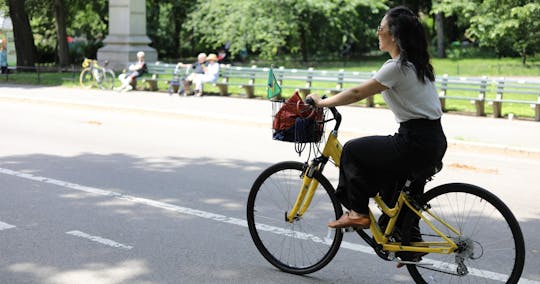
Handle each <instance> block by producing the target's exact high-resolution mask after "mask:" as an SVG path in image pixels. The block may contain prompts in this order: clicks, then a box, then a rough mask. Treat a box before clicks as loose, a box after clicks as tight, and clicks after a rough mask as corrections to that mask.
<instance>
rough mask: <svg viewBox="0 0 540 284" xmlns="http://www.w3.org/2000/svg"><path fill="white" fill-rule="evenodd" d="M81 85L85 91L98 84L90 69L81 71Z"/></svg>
mask: <svg viewBox="0 0 540 284" xmlns="http://www.w3.org/2000/svg"><path fill="white" fill-rule="evenodd" d="M79 83H80V84H81V87H83V88H85V89H90V88H92V87H93V86H94V85H95V84H96V80H94V75H93V74H92V70H91V69H90V68H85V69H83V70H82V71H81V75H80V76H79Z"/></svg>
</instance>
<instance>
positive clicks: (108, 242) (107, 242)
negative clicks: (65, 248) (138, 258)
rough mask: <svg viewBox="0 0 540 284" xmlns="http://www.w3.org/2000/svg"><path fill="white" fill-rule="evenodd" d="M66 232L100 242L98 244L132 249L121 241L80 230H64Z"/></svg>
mask: <svg viewBox="0 0 540 284" xmlns="http://www.w3.org/2000/svg"><path fill="white" fill-rule="evenodd" d="M66 234H68V235H72V236H76V237H79V238H83V239H87V240H90V241H93V242H96V243H100V244H104V245H107V246H110V247H114V248H122V249H132V248H133V247H132V246H127V245H123V244H121V243H117V242H115V241H113V240H109V239H105V238H102V237H100V236H92V235H89V234H87V233H85V232H81V231H69V232H66Z"/></svg>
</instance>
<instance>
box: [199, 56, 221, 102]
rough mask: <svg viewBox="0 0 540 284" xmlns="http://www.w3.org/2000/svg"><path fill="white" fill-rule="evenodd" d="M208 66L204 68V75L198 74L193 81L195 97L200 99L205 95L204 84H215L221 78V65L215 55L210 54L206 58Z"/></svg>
mask: <svg viewBox="0 0 540 284" xmlns="http://www.w3.org/2000/svg"><path fill="white" fill-rule="evenodd" d="M206 61H207V65H206V66H203V70H204V74H197V75H195V78H194V79H193V82H194V83H195V95H196V96H198V97H200V96H202V93H203V87H202V86H203V84H204V83H210V82H215V81H217V79H218V78H219V63H218V62H217V61H218V58H217V56H216V55H215V54H213V53H210V54H209V55H208V57H207V58H206Z"/></svg>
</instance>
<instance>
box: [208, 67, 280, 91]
mask: <svg viewBox="0 0 540 284" xmlns="http://www.w3.org/2000/svg"><path fill="white" fill-rule="evenodd" d="M269 70H270V69H269V68H258V67H257V66H252V67H242V66H229V65H222V66H221V67H220V79H218V81H217V82H215V83H214V84H213V85H214V86H216V87H218V88H219V93H220V95H222V96H226V95H228V94H229V86H230V85H235V86H238V87H239V88H242V89H244V90H245V94H246V96H247V97H248V98H254V97H255V87H266V84H267V80H268V71H269ZM259 82H264V83H259Z"/></svg>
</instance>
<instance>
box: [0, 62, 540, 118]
mask: <svg viewBox="0 0 540 284" xmlns="http://www.w3.org/2000/svg"><path fill="white" fill-rule="evenodd" d="M386 59H387V57H376V58H369V59H365V60H357V61H348V62H312V63H308V64H307V65H306V64H304V65H300V64H295V63H290V62H289V63H286V64H282V65H284V66H285V67H287V68H298V69H305V68H307V67H306V66H311V67H313V68H315V69H317V70H340V69H345V70H346V71H361V72H371V71H376V70H377V69H378V68H379V67H380V66H381V65H382V64H383V63H384V62H385V61H386ZM432 64H433V67H434V69H435V73H436V75H437V76H441V75H443V74H448V75H449V76H461V77H481V76H488V77H489V78H493V79H494V78H499V77H506V78H520V79H533V80H536V81H540V58H539V57H536V58H531V59H528V62H527V65H523V64H521V59H520V58H502V59H493V58H478V59H462V60H452V59H437V58H435V59H432ZM258 65H259V66H260V67H268V66H269V65H270V63H262V62H261V63H258ZM275 66H281V64H279V63H275ZM171 77H172V75H171ZM171 77H168V76H162V77H160V80H159V81H158V87H159V90H160V91H166V90H167V87H168V86H167V84H166V82H165V81H166V80H168V79H171ZM78 80H79V73H78V72H64V73H58V72H48V73H43V72H41V73H39V74H38V73H25V72H20V73H14V74H9V75H8V76H6V75H4V74H2V75H0V84H3V83H16V84H40V85H49V86H59V85H62V86H66V87H78V86H79V83H78ZM238 83H239V84H240V83H245V82H238ZM116 84H117V85H118V84H119V82H118V81H116ZM239 84H238V85H239ZM297 84H298V83H297ZM234 85H235V84H232V85H231V86H230V87H229V92H230V93H231V94H233V95H242V94H243V93H244V90H243V89H241V88H239V87H235V86H234ZM317 86H318V87H323V88H333V87H335V85H334V84H332V83H326V84H325V83H320V84H319V85H317ZM345 87H348V86H345ZM284 91H285V94H287V92H290V93H292V90H287V89H286V90H284ZM205 92H210V93H219V90H218V88H217V87H213V86H205ZM255 93H256V95H257V96H260V97H265V95H266V90H265V89H264V88H255ZM452 95H456V94H455V93H453V94H452ZM458 95H462V94H458ZM466 95H467V96H469V95H470V96H471V97H476V95H477V94H466ZM486 96H487V97H488V98H493V97H494V96H495V92H494V90H491V91H490V92H488V93H487V95H486ZM505 99H509V98H508V97H505ZM511 99H525V100H533V101H534V100H537V99H538V98H537V97H534V96H532V97H531V96H529V97H527V96H518V95H513V96H512V97H511ZM358 104H359V105H364V103H363V102H360V103H358ZM375 104H376V105H377V106H379V107H385V104H384V101H383V100H382V97H381V96H380V95H377V96H375ZM446 109H447V110H448V111H450V112H462V113H474V111H475V109H474V105H473V104H471V103H470V102H469V101H464V100H451V99H448V100H447V101H446ZM485 110H486V113H487V115H491V114H492V110H491V107H490V105H489V104H487V103H486V108H485ZM509 113H512V114H513V115H514V116H515V117H522V118H532V117H534V110H533V109H532V108H531V107H530V106H529V105H528V104H512V103H504V104H503V115H504V116H506V115H508V114H509Z"/></svg>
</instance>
